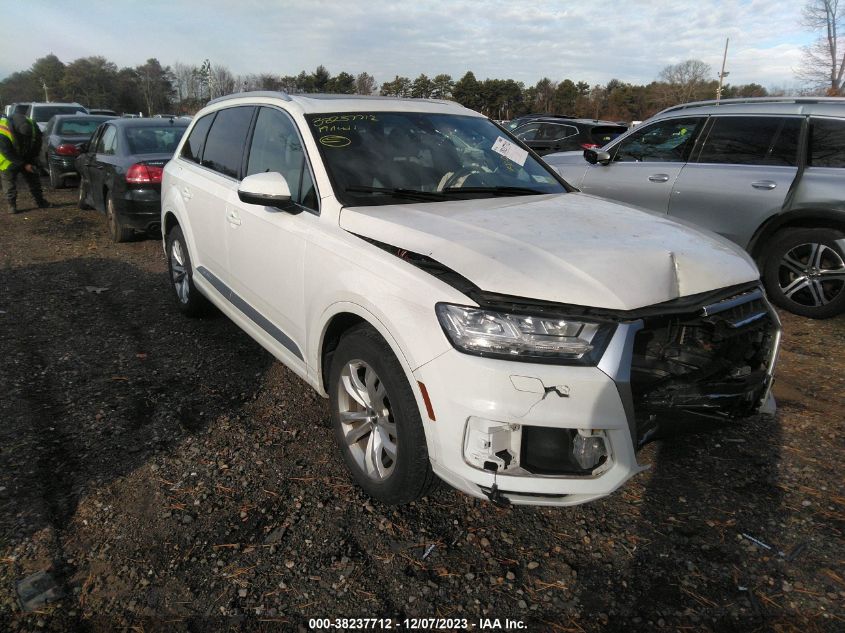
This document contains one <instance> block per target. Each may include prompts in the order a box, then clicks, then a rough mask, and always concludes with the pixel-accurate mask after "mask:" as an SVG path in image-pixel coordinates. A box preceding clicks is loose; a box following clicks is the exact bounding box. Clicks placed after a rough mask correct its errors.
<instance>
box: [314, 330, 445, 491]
mask: <svg viewBox="0 0 845 633" xmlns="http://www.w3.org/2000/svg"><path fill="white" fill-rule="evenodd" d="M329 397H330V402H331V410H332V426H333V428H334V434H335V439H336V440H337V443H338V446H339V448H340V452H341V455H342V457H343V461H344V462H345V463H346V466H347V468H348V469H349V471H350V472H351V473H352V477H353V478H354V479H355V481H356V483H357V484H358V485H359V486H361V488H363V490H364V492H366V493H367V494H368V495H369V496H371V497H373V498H375V499H378V500H379V501H381V502H383V503H386V504H390V505H397V504H404V503H409V502H411V501H414V500H416V499H419V498H420V497H422V496H425V495H426V494H427V493H428V492H429V491H430V490H431V489H432V488H433V486H434V484H435V482H436V477H435V476H434V473H433V472H432V470H431V463H430V461H429V458H428V448H427V445H426V441H425V432H424V431H423V425H422V420H421V419H420V411H419V407H418V406H417V401H416V398H415V397H414V394H413V392H412V391H411V387H410V385H409V384H408V381H407V379H406V378H405V372H404V371H403V369H402V366H401V365H400V364H399V361H398V360H397V359H396V356H395V355H394V354H393V351H392V350H391V349H390V346H389V345H388V344H387V342H386V341H385V340H384V339H383V338H382V337H381V336H380V335H379V333H378V332H377V331H376V330H375V329H373V328H372V327H371V326H369V325H360V326H357V327H355V328H353V329H352V330H349V331H348V332H347V333H346V334H344V336H343V338H341V340H340V343H339V344H338V347H337V350H335V353H334V355H333V357H332V365H331V371H330V374H329Z"/></svg>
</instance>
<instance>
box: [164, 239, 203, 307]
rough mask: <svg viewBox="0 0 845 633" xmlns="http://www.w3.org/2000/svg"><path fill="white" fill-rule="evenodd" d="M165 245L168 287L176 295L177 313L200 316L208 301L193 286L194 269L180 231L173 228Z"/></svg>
mask: <svg viewBox="0 0 845 633" xmlns="http://www.w3.org/2000/svg"><path fill="white" fill-rule="evenodd" d="M165 244H166V248H167V269H168V272H169V273H170V287H171V288H173V290H174V293H175V295H176V304H177V305H178V306H179V311H180V312H181V313H182V314H184V315H185V316H189V317H197V316H202V315H203V314H204V313H205V312H206V310H207V308H208V299H206V298H205V297H204V296H203V295H202V293H200V291H199V290H197V288H196V286H194V269H193V266H192V265H191V256H190V254H189V253H188V246H187V244H186V243H185V236H184V235H183V234H182V229H181V228H180V227H178V226H175V227H173V228H172V229H171V230H170V232H169V233H168V234H167V239H166V241H165Z"/></svg>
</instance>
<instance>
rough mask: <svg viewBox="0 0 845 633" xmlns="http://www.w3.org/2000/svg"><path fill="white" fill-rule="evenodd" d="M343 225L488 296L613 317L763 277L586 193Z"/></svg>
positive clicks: (457, 205) (725, 250)
mask: <svg viewBox="0 0 845 633" xmlns="http://www.w3.org/2000/svg"><path fill="white" fill-rule="evenodd" d="M340 226H341V227H342V228H343V229H345V230H347V231H349V232H351V233H355V234H357V235H361V236H365V237H369V238H371V239H374V240H378V241H380V242H384V243H386V244H390V245H392V246H396V247H398V248H402V249H405V250H409V251H413V252H415V253H420V254H422V255H427V256H428V257H431V258H432V259H435V260H437V261H439V262H440V263H442V264H444V265H445V266H448V267H449V268H451V269H452V270H454V271H456V272H458V273H460V274H461V275H463V276H464V277H466V278H467V279H469V280H470V281H472V282H473V283H474V284H476V285H477V286H478V287H479V288H481V289H482V290H486V291H488V292H495V293H501V294H506V295H513V296H517V297H526V298H532V299H542V300H546V301H555V302H560V303H570V304H576V305H583V306H592V307H599V308H608V309H614V310H632V309H635V308H640V307H644V306H648V305H652V304H656V303H661V302H663V301H668V300H670V299H675V298H677V297H682V296H687V295H692V294H697V293H700V292H707V291H711V290H717V289H719V288H724V287H727V286H733V285H736V284H741V283H745V282H751V281H754V280H756V279H757V278H758V277H759V273H758V271H757V267H756V266H755V264H754V262H753V261H752V260H751V258H750V257H749V256H748V255H747V254H746V253H745V252H744V251H742V250H741V249H740V248H739V247H737V246H735V245H733V244H731V243H730V242H728V241H727V240H725V239H723V238H721V237H719V236H717V235H714V234H712V233H704V232H701V231H699V230H696V229H693V228H691V227H687V226H684V225H681V224H679V223H677V222H675V221H672V220H669V219H663V218H659V217H655V216H654V215H651V214H648V213H644V212H642V211H638V210H636V209H634V208H632V207H628V206H625V205H621V204H617V203H614V202H609V201H607V200H603V199H601V198H596V197H593V196H589V195H585V194H581V193H567V194H553V195H541V196H520V197H508V198H485V199H478V200H464V201H457V202H440V203H420V204H402V205H388V206H374V207H347V208H344V209H343V210H342V211H341V215H340Z"/></svg>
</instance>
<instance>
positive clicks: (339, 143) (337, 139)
mask: <svg viewBox="0 0 845 633" xmlns="http://www.w3.org/2000/svg"><path fill="white" fill-rule="evenodd" d="M351 142H352V141H350V140H349V139H348V138H347V137H345V136H340V135H339V134H327V135H326V136H321V137H320V144H321V145H325V146H326V147H346V146H347V145H349V144H350V143H351Z"/></svg>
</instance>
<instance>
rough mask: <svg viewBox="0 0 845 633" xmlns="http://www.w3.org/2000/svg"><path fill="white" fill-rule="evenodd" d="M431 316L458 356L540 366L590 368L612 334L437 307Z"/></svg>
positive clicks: (582, 325) (595, 327)
mask: <svg viewBox="0 0 845 633" xmlns="http://www.w3.org/2000/svg"><path fill="white" fill-rule="evenodd" d="M436 310H437V318H438V319H439V320H440V325H441V326H442V327H443V330H444V331H445V332H446V335H447V336H448V337H449V340H450V341H451V343H452V345H454V346H455V348H456V349H458V350H460V351H461V352H464V353H467V354H476V355H479V356H490V357H493V358H506V359H509V360H525V361H532V362H540V363H559V364H576V365H593V364H595V363H597V362H598V360H599V358H601V354H602V353H603V352H604V348H605V347H606V346H607V342H608V341H609V340H610V336H611V334H612V333H613V329H614V327H615V326H614V325H613V324H611V323H595V322H589V321H582V320H576V319H567V318H561V317H548V316H532V315H524V314H511V313H506V312H493V311H490V310H484V309H482V308H471V307H468V306H459V305H453V304H450V303H438V304H437V306H436Z"/></svg>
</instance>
